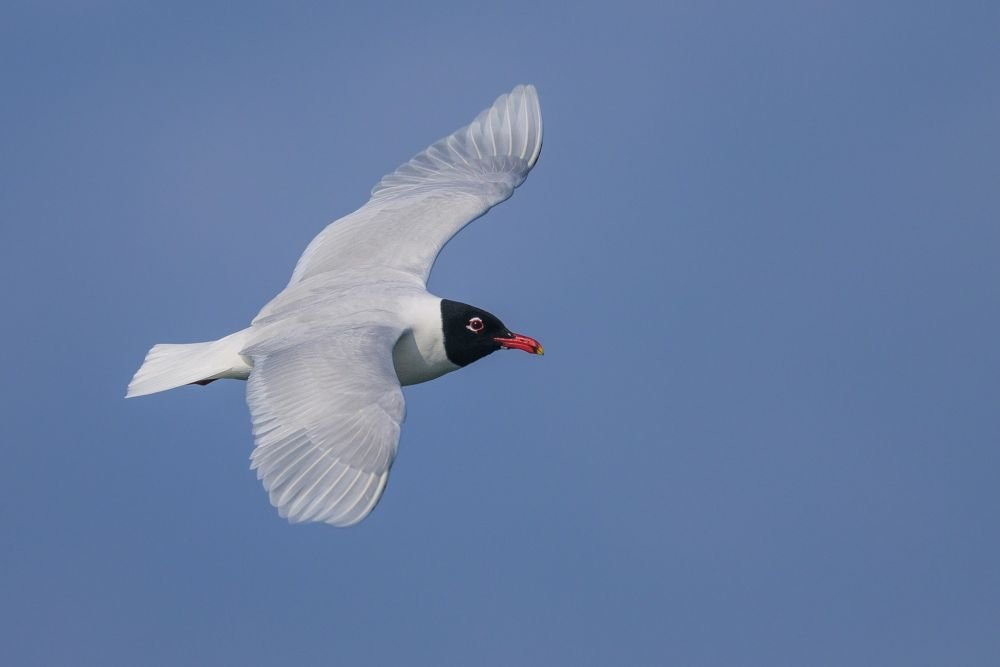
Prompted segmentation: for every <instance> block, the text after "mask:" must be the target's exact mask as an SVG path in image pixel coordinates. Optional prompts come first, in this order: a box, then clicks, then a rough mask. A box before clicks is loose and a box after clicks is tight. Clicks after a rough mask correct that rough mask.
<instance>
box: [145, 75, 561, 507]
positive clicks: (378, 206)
mask: <svg viewBox="0 0 1000 667" xmlns="http://www.w3.org/2000/svg"><path fill="white" fill-rule="evenodd" d="M541 146H542V119H541V110H540V108H539V104H538V97H537V95H536V93H535V89H534V88H533V87H532V86H518V87H516V88H515V89H514V90H513V91H511V92H510V93H508V94H506V95H502V96H500V97H499V98H498V99H497V100H496V102H495V103H494V104H493V106H492V107H490V108H489V109H487V110H485V111H483V112H482V113H481V114H479V116H478V117H477V118H476V119H475V120H474V121H473V122H472V123H471V124H470V125H468V126H466V127H464V128H462V129H460V130H458V131H457V132H455V133H454V134H452V135H450V136H448V137H446V138H444V139H442V140H440V141H438V142H436V143H435V144H433V145H431V146H430V147H429V148H427V149H426V150H425V151H423V152H422V153H420V154H418V155H417V156H416V157H414V158H413V159H412V160H410V161H409V162H407V163H406V164H404V165H402V166H401V167H399V168H398V169H397V170H396V171H394V172H393V173H391V174H389V175H387V176H385V177H384V178H383V179H382V180H381V181H380V182H379V183H378V184H377V185H376V186H375V188H374V189H373V190H372V195H371V199H370V200H369V201H368V202H367V203H366V204H365V205H364V206H362V207H361V208H360V209H358V210H357V211H355V212H354V213H351V214H349V215H347V216H345V217H343V218H341V219H340V220H337V221H336V222H334V223H332V224H330V225H329V226H327V227H326V229H324V230H323V231H322V232H320V234H319V235H318V236H316V238H315V239H314V240H313V241H312V242H311V243H310V244H309V246H308V247H307V248H306V250H305V252H304V253H303V255H302V257H301V258H300V259H299V261H298V263H297V265H296V267H295V270H294V272H293V274H292V278H291V281H290V282H289V284H288V286H287V287H286V288H285V289H284V290H283V291H282V292H281V293H280V294H278V295H277V296H276V297H275V298H274V299H273V300H271V302H270V303H268V304H267V305H266V306H264V308H263V309H262V310H261V311H260V313H259V314H258V315H257V317H256V318H255V319H254V321H253V322H252V323H251V325H250V327H249V328H247V329H244V330H242V331H239V332H236V333H235V334H232V335H230V336H227V337H225V338H222V339H220V340H218V341H213V342H210V343H198V344H194V345H157V346H155V347H154V348H153V349H152V350H151V351H150V353H149V355H148V356H147V358H146V361H145V363H144V364H143V366H142V367H141V368H140V369H139V371H138V372H137V373H136V374H135V377H134V378H133V379H132V382H131V383H130V384H129V389H128V394H127V395H128V396H139V395H143V394H149V393H154V392H157V391H163V390H165V389H169V388H172V387H176V386H180V385H183V384H189V383H194V382H198V381H206V380H212V379H217V378H223V377H234V378H243V379H245V378H247V377H248V376H249V379H248V383H247V403H248V405H249V407H250V413H251V416H252V420H253V434H254V439H255V441H256V447H255V449H254V451H253V453H252V455H251V459H252V467H253V468H255V469H256V471H257V475H258V477H259V478H260V479H261V481H262V482H263V484H264V487H265V488H266V489H267V490H268V493H269V495H270V500H271V503H272V504H273V505H274V506H275V507H277V508H278V510H279V513H280V514H281V515H282V516H284V517H287V518H288V520H289V521H293V522H300V521H323V522H326V523H329V524H332V525H336V526H349V525H352V524H355V523H357V522H358V521H360V520H362V519H363V518H364V517H365V516H367V515H368V513H369V512H371V510H372V509H373V508H374V507H375V505H376V503H378V500H379V497H380V496H381V494H382V491H383V489H384V488H385V485H386V482H387V479H388V475H389V470H390V468H391V466H392V461H393V458H394V457H395V454H396V447H397V443H398V441H399V429H400V424H401V423H402V421H403V417H404V413H405V406H404V402H403V395H402V392H401V390H400V385H401V384H410V383H415V382H421V381H424V380H427V379H431V378H433V377H437V376H439V375H442V374H444V373H446V372H449V371H451V370H454V369H456V368H458V366H456V365H455V364H452V363H451V362H449V361H448V360H447V358H446V356H445V354H444V350H443V348H442V345H443V343H442V342H440V341H441V331H440V326H441V325H440V322H441V319H440V318H441V316H440V307H441V306H440V304H441V300H440V299H439V298H438V297H435V296H432V295H430V294H429V293H427V291H426V288H425V285H426V281H427V277H428V275H429V274H430V270H431V267H432V266H433V264H434V261H435V259H436V257H437V255H438V253H439V252H440V251H441V248H443V247H444V245H445V244H446V243H447V242H448V240H449V239H451V237H452V236H454V235H455V234H456V233H457V232H458V231H459V230H460V229H462V227H464V226H465V225H466V224H468V223H469V222H471V221H472V220H474V219H476V218H478V217H479V216H481V215H482V214H484V213H485V212H486V211H488V210H489V209H490V208H491V207H493V206H495V205H496V204H498V203H500V202H502V201H504V200H505V199H507V198H508V197H510V195H511V194H512V193H513V191H514V188H516V187H517V186H518V185H520V184H521V183H522V182H523V181H524V179H525V177H526V176H527V174H528V172H529V171H530V170H531V168H532V167H533V166H534V164H535V161H536V160H537V159H538V155H539V152H540V151H541ZM435 327H437V329H435Z"/></svg>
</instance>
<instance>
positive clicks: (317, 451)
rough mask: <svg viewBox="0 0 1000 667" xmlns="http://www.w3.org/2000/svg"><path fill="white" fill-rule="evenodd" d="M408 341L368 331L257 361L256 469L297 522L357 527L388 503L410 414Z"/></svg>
mask: <svg viewBox="0 0 1000 667" xmlns="http://www.w3.org/2000/svg"><path fill="white" fill-rule="evenodd" d="M399 333H400V332H399V331H398V330H396V329H393V328H391V327H380V326H367V327H361V326H359V327H351V328H343V329H338V330H336V331H334V332H332V335H331V336H330V337H329V338H324V339H323V340H322V341H307V342H301V343H298V344H295V345H293V346H291V347H287V348H284V349H278V350H273V351H269V350H267V349H266V348H265V349H258V350H254V349H252V348H251V350H250V351H249V354H251V355H252V357H253V361H254V367H253V371H252V372H251V373H250V379H249V381H248V383H247V403H248V404H249V406H250V414H251V416H252V419H253V434H254V439H255V441H256V445H257V446H256V447H255V448H254V450H253V454H251V457H250V458H251V460H252V462H253V463H252V467H253V468H255V469H256V470H257V477H258V478H259V479H260V480H262V481H263V483H264V488H266V489H267V491H268V493H269V494H270V498H271V504H272V505H274V506H275V507H277V508H278V512H279V513H280V514H281V516H283V517H286V518H287V519H288V520H289V521H292V522H294V523H298V522H303V521H323V522H326V523H329V524H332V525H334V526H350V525H353V524H355V523H357V522H359V521H361V520H362V519H364V518H365V517H366V516H368V513H369V512H371V511H372V509H373V508H374V507H375V505H376V503H378V500H379V497H380V496H381V495H382V491H383V489H385V485H386V482H387V481H388V478H389V468H390V467H391V466H392V460H393V458H394V457H395V456H396V446H397V444H398V442H399V427H400V424H401V423H402V421H403V417H404V414H405V406H404V403H403V394H402V392H401V391H400V388H399V381H398V380H397V379H396V373H395V371H394V370H393V366H392V347H393V345H394V344H395V342H396V340H397V339H398V338H399Z"/></svg>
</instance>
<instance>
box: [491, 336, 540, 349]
mask: <svg viewBox="0 0 1000 667" xmlns="http://www.w3.org/2000/svg"><path fill="white" fill-rule="evenodd" d="M493 340H495V341H496V342H497V343H499V344H500V346H501V347H506V348H509V349H511V350H524V351H525V352H530V353H531V354H545V350H543V349H542V346H541V344H540V343H539V342H538V341H537V340H535V339H534V338H530V337H528V336H522V335H521V334H515V333H512V334H511V335H510V336H509V337H508V338H494V339H493Z"/></svg>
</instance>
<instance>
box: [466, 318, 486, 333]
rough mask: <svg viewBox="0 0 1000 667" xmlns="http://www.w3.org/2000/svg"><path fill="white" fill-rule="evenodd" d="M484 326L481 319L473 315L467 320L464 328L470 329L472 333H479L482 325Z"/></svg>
mask: <svg viewBox="0 0 1000 667" xmlns="http://www.w3.org/2000/svg"><path fill="white" fill-rule="evenodd" d="M485 326H486V325H484V324H483V321H482V320H481V319H479V318H478V317H473V318H472V319H471V320H469V323H468V324H466V325H465V328H466V329H468V330H469V331H471V332H472V333H479V332H480V331H482V330H483V327H485Z"/></svg>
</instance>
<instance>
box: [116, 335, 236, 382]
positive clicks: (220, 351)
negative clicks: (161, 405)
mask: <svg viewBox="0 0 1000 667" xmlns="http://www.w3.org/2000/svg"><path fill="white" fill-rule="evenodd" d="M245 338H246V331H245V330H244V331H237V332H236V333H234V334H231V335H229V336H226V337H225V338H220V339H219V340H213V341H211V342H208V343H188V344H183V345H174V344H160V345H154V346H153V347H152V349H151V350H150V351H149V352H148V353H147V354H146V359H145V361H143V362H142V366H140V367H139V370H138V371H136V373H135V376H134V377H133V378H132V381H131V382H129V385H128V391H127V393H126V394H125V397H126V398H132V397H134V396H145V395H146V394H155V393H156V392H159V391H166V390H167V389H173V388H174V387H180V386H182V385H186V384H208V383H209V382H211V381H212V380H218V379H221V378H236V379H241V380H245V379H246V378H247V376H248V375H249V373H250V369H251V368H252V366H251V365H250V361H249V360H248V359H247V358H245V357H243V356H242V355H240V351H242V349H243V344H244V339H245Z"/></svg>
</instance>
